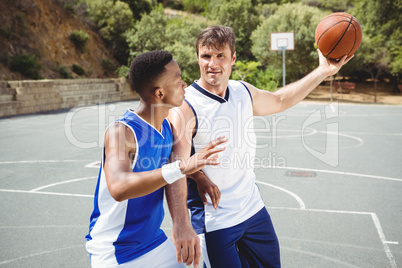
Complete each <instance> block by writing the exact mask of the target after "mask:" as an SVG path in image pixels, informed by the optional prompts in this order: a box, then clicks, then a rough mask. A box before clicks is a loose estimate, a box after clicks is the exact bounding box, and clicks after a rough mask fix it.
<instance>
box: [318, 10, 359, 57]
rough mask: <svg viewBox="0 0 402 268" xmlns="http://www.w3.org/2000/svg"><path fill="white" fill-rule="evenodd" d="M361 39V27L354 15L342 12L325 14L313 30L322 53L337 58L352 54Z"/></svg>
mask: <svg viewBox="0 0 402 268" xmlns="http://www.w3.org/2000/svg"><path fill="white" fill-rule="evenodd" d="M361 41H362V28H361V27H360V23H359V22H358V21H357V19H356V18H355V17H353V16H352V15H349V14H347V13H343V12H337V13H333V14H330V15H328V16H326V17H325V18H324V19H323V20H322V21H321V22H320V23H319V24H318V26H317V29H316V30H315V43H316V44H317V47H318V48H319V49H320V51H321V52H322V54H323V55H324V56H325V57H327V58H329V59H335V60H338V59H340V58H342V57H343V56H345V55H348V56H352V55H353V54H354V53H355V52H356V50H357V49H358V48H359V46H360V43H361Z"/></svg>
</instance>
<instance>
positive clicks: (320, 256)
mask: <svg viewBox="0 0 402 268" xmlns="http://www.w3.org/2000/svg"><path fill="white" fill-rule="evenodd" d="M281 249H284V250H288V251H294V252H297V253H301V254H304V255H310V256H313V257H316V258H320V259H324V260H326V261H329V262H333V263H336V264H340V265H342V266H345V267H349V268H359V266H356V265H353V264H350V263H348V262H344V261H342V260H338V259H335V258H331V257H328V256H325V255H322V254H318V253H314V252H311V251H305V250H300V249H294V248H290V247H283V246H281Z"/></svg>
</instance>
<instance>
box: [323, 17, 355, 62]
mask: <svg viewBox="0 0 402 268" xmlns="http://www.w3.org/2000/svg"><path fill="white" fill-rule="evenodd" d="M353 18H354V17H353V16H351V18H350V21H349V24H348V27H346V29H345V31H344V32H343V34H342V36H341V38H339V40H338V43H336V45H335V46H334V47H333V48H332V50H331V51H330V52H329V53H328V54H327V55H326V56H327V57H328V56H329V55H330V54H331V53H332V51H334V49H335V48H336V47H337V46H338V44H339V42H341V40H342V38H343V37H344V36H345V34H346V32H347V31H348V29H349V26H350V25H351V24H352V21H353ZM355 36H356V35H355ZM355 38H356V37H355Z"/></svg>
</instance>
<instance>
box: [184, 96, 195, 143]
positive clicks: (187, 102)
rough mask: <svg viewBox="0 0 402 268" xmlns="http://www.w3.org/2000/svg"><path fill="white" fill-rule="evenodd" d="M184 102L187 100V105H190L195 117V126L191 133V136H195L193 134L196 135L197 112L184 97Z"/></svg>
mask: <svg viewBox="0 0 402 268" xmlns="http://www.w3.org/2000/svg"><path fill="white" fill-rule="evenodd" d="M184 101H185V102H187V104H188V106H190V108H191V110H193V113H194V117H195V128H194V133H193V138H194V137H195V135H197V130H198V117H197V113H196V112H195V109H194V107H193V105H191V103H190V102H189V101H188V100H186V99H184Z"/></svg>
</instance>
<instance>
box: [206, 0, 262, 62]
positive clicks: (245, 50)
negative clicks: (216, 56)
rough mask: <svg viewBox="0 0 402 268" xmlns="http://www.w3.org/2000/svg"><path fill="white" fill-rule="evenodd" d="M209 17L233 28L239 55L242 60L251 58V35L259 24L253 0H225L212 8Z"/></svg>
mask: <svg viewBox="0 0 402 268" xmlns="http://www.w3.org/2000/svg"><path fill="white" fill-rule="evenodd" d="M209 17H210V18H211V19H213V20H217V21H218V22H219V24H221V25H226V26H230V27H232V28H233V32H234V34H235V36H236V52H237V53H236V54H237V57H238V58H239V59H241V60H251V59H252V54H251V51H250V47H251V45H252V43H251V40H250V35H251V33H252V31H253V30H254V29H255V28H256V27H257V25H258V24H259V16H258V13H257V10H256V9H255V7H254V5H253V4H252V2H251V0H234V1H228V0H226V1H223V2H222V3H220V4H219V5H215V6H214V7H213V8H212V9H211V12H210V15H209Z"/></svg>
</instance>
